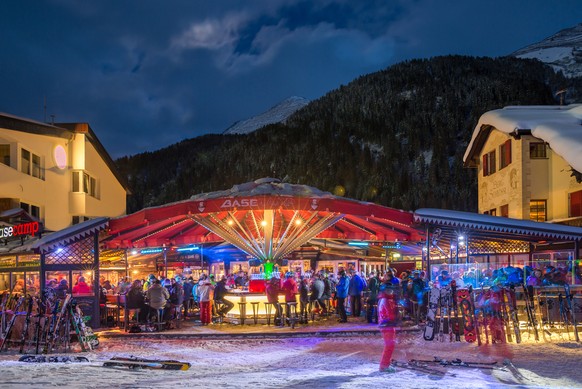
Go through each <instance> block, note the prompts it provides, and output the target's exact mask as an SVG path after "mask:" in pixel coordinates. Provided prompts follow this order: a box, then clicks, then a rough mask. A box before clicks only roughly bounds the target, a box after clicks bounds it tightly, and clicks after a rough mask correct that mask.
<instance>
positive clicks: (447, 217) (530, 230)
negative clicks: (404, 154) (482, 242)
mask: <svg viewBox="0 0 582 389" xmlns="http://www.w3.org/2000/svg"><path fill="white" fill-rule="evenodd" d="M414 221H415V222H416V223H431V224H437V225H443V226H449V227H452V228H470V229H474V230H483V231H490V232H501V233H507V234H508V235H509V234H515V235H522V236H530V237H536V238H540V239H557V240H582V228H580V227H572V226H566V225H562V224H554V223H543V222H534V221H530V220H521V219H512V218H507V217H500V216H490V215H482V214H479V213H472V212H462V211H451V210H447V209H433V208H421V209H418V210H416V211H415V212H414Z"/></svg>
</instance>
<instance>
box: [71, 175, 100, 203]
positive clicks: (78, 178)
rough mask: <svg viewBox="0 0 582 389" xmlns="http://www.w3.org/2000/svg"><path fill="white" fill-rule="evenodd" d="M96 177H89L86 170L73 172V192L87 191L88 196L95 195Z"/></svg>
mask: <svg viewBox="0 0 582 389" xmlns="http://www.w3.org/2000/svg"><path fill="white" fill-rule="evenodd" d="M97 185H98V184H97V179H96V178H95V177H91V175H89V174H88V173H87V172H84V171H74V172H73V192H76V193H87V194H88V195H90V196H93V197H97Z"/></svg>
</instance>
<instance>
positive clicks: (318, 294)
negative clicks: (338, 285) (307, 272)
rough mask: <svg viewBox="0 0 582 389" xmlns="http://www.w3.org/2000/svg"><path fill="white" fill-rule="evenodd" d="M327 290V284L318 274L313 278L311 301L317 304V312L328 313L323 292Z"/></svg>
mask: <svg viewBox="0 0 582 389" xmlns="http://www.w3.org/2000/svg"><path fill="white" fill-rule="evenodd" d="M324 290H325V284H324V283H323V281H322V280H321V276H320V275H319V274H316V275H314V276H313V281H312V282H311V296H310V297H309V300H310V301H311V302H313V303H314V304H315V307H314V309H315V311H316V312H322V313H323V314H326V313H327V308H326V307H325V301H324V300H323V291H324Z"/></svg>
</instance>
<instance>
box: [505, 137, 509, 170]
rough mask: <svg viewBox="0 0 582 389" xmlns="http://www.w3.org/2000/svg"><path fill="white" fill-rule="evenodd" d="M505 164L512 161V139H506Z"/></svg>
mask: <svg viewBox="0 0 582 389" xmlns="http://www.w3.org/2000/svg"><path fill="white" fill-rule="evenodd" d="M504 151H505V166H507V165H509V164H510V163H511V139H508V140H507V141H505V150H504Z"/></svg>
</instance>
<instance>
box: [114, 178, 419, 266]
mask: <svg viewBox="0 0 582 389" xmlns="http://www.w3.org/2000/svg"><path fill="white" fill-rule="evenodd" d="M412 222H413V215H412V213H411V212H406V211H402V210H397V209H393V208H388V207H383V206H380V205H377V204H373V203H367V202H361V201H356V200H351V199H345V198H342V197H337V196H333V195H332V194H330V193H328V192H323V191H320V190H319V189H316V188H312V187H308V186H305V185H292V184H286V183H281V182H280V181H279V180H275V179H261V180H256V181H253V182H250V183H246V184H242V185H236V186H234V187H233V188H231V189H230V190H226V191H219V192H211V193H205V194H201V195H196V196H193V197H192V198H191V199H190V200H186V201H181V202H176V203H171V204H167V205H163V206H159V207H152V208H146V209H144V210H141V211H138V212H136V213H134V214H132V215H128V216H125V217H121V218H117V219H113V220H111V221H110V231H109V232H110V235H112V237H111V238H110V239H108V240H107V242H106V245H107V247H109V248H134V247H135V248H137V247H156V246H158V247H159V246H163V245H165V246H177V245H185V244H193V243H206V242H222V241H225V242H228V243H230V244H232V245H234V246H236V247H238V248H239V249H241V250H243V251H244V252H246V253H248V254H249V255H251V256H253V257H256V258H260V259H264V260H276V259H277V258H281V257H282V256H284V255H285V254H287V253H289V252H290V251H292V250H294V249H296V248H297V247H300V246H301V245H302V244H305V243H306V242H307V241H309V240H310V239H312V238H316V237H317V238H327V239H345V240H348V239H358V240H368V241H374V240H377V241H409V240H416V239H418V236H419V235H418V231H417V230H415V229H414V228H413V227H412Z"/></svg>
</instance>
